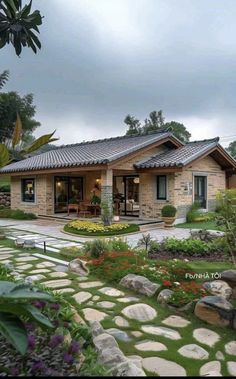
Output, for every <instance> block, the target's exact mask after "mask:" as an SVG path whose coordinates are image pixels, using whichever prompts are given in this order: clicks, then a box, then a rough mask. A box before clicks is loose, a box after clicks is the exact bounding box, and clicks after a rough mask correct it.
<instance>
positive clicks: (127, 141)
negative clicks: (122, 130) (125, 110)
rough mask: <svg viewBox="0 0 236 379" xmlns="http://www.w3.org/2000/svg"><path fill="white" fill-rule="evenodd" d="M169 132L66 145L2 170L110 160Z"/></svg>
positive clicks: (96, 162) (56, 166) (64, 165)
mask: <svg viewBox="0 0 236 379" xmlns="http://www.w3.org/2000/svg"><path fill="white" fill-rule="evenodd" d="M168 136H172V134H171V133H169V132H159V133H155V134H148V135H143V136H123V137H116V138H109V139H104V140H98V141H91V142H83V143H79V144H74V145H65V146H61V147H58V148H56V149H55V150H51V151H48V152H46V153H42V154H39V155H35V156H33V157H30V158H27V159H24V160H22V161H19V162H15V163H11V164H9V165H8V166H5V167H4V168H2V169H1V170H0V173H2V174H3V173H13V172H24V171H35V170H43V169H52V168H63V167H64V168H65V167H73V166H85V165H94V164H106V163H109V162H112V161H114V160H116V159H118V158H122V157H125V156H126V155H128V154H130V153H132V152H134V151H136V150H139V149H141V148H143V147H146V146H148V145H150V144H152V143H154V142H156V141H159V140H162V139H163V138H166V137H168Z"/></svg>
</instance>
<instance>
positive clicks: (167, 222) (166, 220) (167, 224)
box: [162, 217, 176, 228]
mask: <svg viewBox="0 0 236 379" xmlns="http://www.w3.org/2000/svg"><path fill="white" fill-rule="evenodd" d="M175 219H176V218H175V217H162V221H164V223H165V228H171V227H172V226H173V223H174V222H175Z"/></svg>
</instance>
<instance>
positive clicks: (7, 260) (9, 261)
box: [1, 259, 12, 264]
mask: <svg viewBox="0 0 236 379" xmlns="http://www.w3.org/2000/svg"><path fill="white" fill-rule="evenodd" d="M1 263H3V264H8V263H12V261H11V260H10V259H5V260H4V261H1Z"/></svg>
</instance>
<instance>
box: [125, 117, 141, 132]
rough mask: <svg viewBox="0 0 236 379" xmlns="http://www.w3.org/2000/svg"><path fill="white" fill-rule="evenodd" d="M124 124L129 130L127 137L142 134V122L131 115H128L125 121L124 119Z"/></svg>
mask: <svg viewBox="0 0 236 379" xmlns="http://www.w3.org/2000/svg"><path fill="white" fill-rule="evenodd" d="M124 123H125V124H126V125H128V127H129V129H128V130H127V132H126V135H127V136H129V135H133V134H140V132H141V123H140V121H139V120H138V119H137V118H135V117H133V116H131V115H130V114H128V115H127V116H126V117H125V119H124Z"/></svg>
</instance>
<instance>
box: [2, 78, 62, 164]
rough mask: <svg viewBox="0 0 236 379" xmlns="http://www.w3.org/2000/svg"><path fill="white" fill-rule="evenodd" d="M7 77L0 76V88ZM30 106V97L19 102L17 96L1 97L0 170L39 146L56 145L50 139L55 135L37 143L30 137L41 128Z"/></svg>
mask: <svg viewBox="0 0 236 379" xmlns="http://www.w3.org/2000/svg"><path fill="white" fill-rule="evenodd" d="M8 77H9V72H8V71H4V72H3V73H2V74H0V88H2V87H3V85H4V84H5V82H6V81H7V80H8ZM32 102H33V95H27V96H25V97H24V98H20V97H19V95H18V94H17V93H16V92H10V93H0V167H3V166H6V165H7V164H9V163H10V162H11V161H12V159H14V158H16V157H17V159H22V158H23V157H24V156H25V155H27V154H31V153H32V152H35V151H37V150H39V149H40V148H41V147H42V146H45V145H47V144H49V143H51V142H53V141H57V138H54V137H53V136H54V133H55V131H54V132H53V133H50V134H45V135H43V136H42V137H39V138H38V139H35V138H34V137H32V136H31V133H32V131H33V130H34V129H35V128H36V127H37V126H39V125H40V123H39V122H37V121H35V120H34V119H33V116H34V114H35V107H34V106H33V104H32ZM20 114H22V115H23V117H21V116H20Z"/></svg>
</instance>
